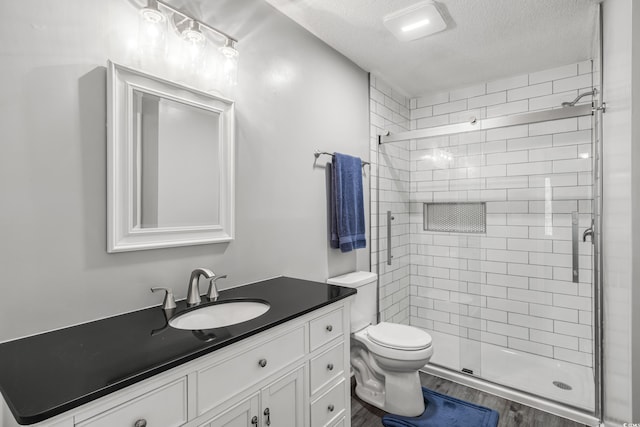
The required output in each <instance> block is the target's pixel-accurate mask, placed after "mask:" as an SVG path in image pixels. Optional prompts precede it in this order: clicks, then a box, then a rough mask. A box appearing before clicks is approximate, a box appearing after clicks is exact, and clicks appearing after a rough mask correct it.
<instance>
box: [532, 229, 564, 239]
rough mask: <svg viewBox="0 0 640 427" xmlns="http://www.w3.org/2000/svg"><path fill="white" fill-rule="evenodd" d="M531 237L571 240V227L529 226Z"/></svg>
mask: <svg viewBox="0 0 640 427" xmlns="http://www.w3.org/2000/svg"><path fill="white" fill-rule="evenodd" d="M529 238H530V239H554V240H571V228H570V227H529Z"/></svg>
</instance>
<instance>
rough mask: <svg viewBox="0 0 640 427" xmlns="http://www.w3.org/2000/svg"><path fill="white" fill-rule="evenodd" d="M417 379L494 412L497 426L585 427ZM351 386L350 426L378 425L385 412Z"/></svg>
mask: <svg viewBox="0 0 640 427" xmlns="http://www.w3.org/2000/svg"><path fill="white" fill-rule="evenodd" d="M420 380H421V382H422V385H423V386H425V387H427V388H428V389H431V390H433V391H437V392H438V393H442V394H446V395H449V396H452V397H456V398H458V399H462V400H466V401H467V402H471V403H475V404H477V405H482V406H485V407H487V408H491V409H494V410H496V411H498V413H499V414H500V420H499V421H498V427H585V425H584V424H580V423H577V422H575V421H570V420H567V419H565V418H561V417H558V416H556V415H552V414H549V413H547V412H543V411H540V410H538V409H534V408H531V407H529V406H525V405H522V404H520V403H516V402H512V401H510V400H507V399H503V398H501V397H498V396H494V395H492V394H489V393H484V392H482V391H479V390H476V389H473V388H470V387H466V386H464V385H461V384H457V383H454V382H452V381H449V380H445V379H443V378H439V377H435V376H433V375H429V374H425V373H422V372H421V373H420ZM351 385H352V387H351V426H352V427H373V426H381V425H382V422H381V421H380V420H381V418H382V416H383V415H384V414H385V412H384V411H382V410H380V409H378V408H376V407H374V406H371V405H369V404H367V403H365V402H363V401H361V400H360V399H359V398H358V397H357V396H356V395H355V392H354V391H353V389H354V388H355V380H354V379H353V378H352V384H351ZM470 427H471V426H470Z"/></svg>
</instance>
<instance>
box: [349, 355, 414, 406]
mask: <svg viewBox="0 0 640 427" xmlns="http://www.w3.org/2000/svg"><path fill="white" fill-rule="evenodd" d="M351 365H352V367H353V371H354V374H355V377H356V389H355V393H356V396H358V397H359V398H360V399H362V400H363V401H365V402H367V403H369V404H370V405H373V406H375V407H377V408H380V409H382V410H383V411H386V412H389V413H392V414H396V415H403V416H406V417H417V416H419V415H422V413H423V412H424V409H425V406H424V399H423V397H422V385H421V384H420V376H419V374H418V371H417V370H416V371H408V372H398V371H383V370H382V369H380V366H379V365H378V363H377V362H376V360H375V359H374V357H373V356H372V355H371V354H370V353H369V352H368V351H366V350H365V349H364V348H362V347H361V346H359V345H358V344H355V346H353V347H352V348H351Z"/></svg>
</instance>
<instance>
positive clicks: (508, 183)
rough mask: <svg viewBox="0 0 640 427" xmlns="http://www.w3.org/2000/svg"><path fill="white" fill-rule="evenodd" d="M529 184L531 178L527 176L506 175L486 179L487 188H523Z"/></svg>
mask: <svg viewBox="0 0 640 427" xmlns="http://www.w3.org/2000/svg"><path fill="white" fill-rule="evenodd" d="M528 185H529V179H528V178H527V177H526V176H505V177H492V178H487V179H486V187H487V189H492V188H522V187H527V186H528Z"/></svg>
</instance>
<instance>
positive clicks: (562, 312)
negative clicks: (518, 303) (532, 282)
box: [525, 304, 578, 323]
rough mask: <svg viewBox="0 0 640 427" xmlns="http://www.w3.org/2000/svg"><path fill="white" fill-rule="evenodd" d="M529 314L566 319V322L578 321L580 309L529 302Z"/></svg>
mask: <svg viewBox="0 0 640 427" xmlns="http://www.w3.org/2000/svg"><path fill="white" fill-rule="evenodd" d="M525 314H526V313H525ZM529 314H531V315H532V316H537V317H544V318H550V319H556V320H564V321H565V322H574V323H575V322H577V321H578V310H572V309H569V308H563V307H553V306H550V305H542V304H529Z"/></svg>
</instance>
